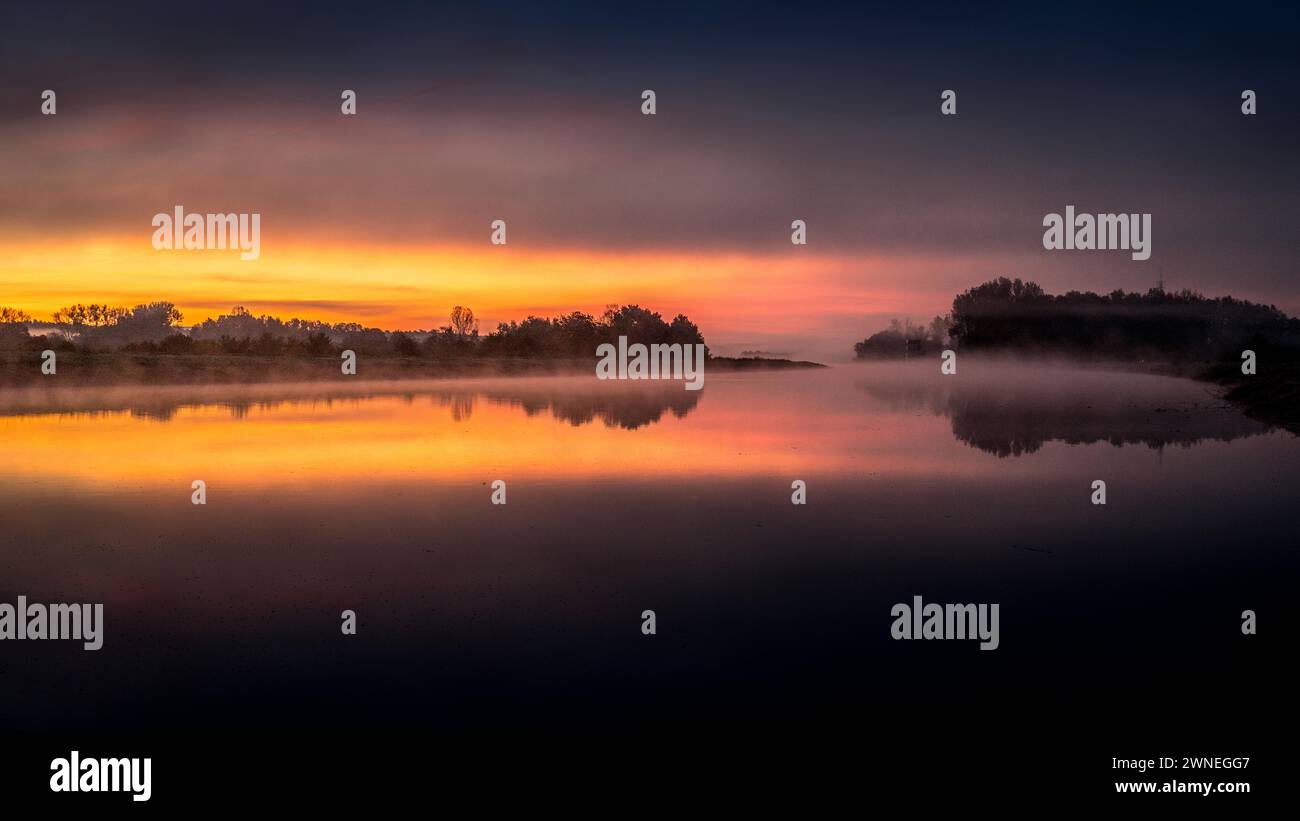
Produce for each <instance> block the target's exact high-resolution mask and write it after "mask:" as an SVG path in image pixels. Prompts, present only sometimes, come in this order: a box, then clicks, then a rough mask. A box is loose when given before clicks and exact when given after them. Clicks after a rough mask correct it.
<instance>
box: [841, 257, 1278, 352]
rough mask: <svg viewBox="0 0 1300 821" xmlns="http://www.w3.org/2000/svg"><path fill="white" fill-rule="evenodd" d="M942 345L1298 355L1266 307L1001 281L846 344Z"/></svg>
mask: <svg viewBox="0 0 1300 821" xmlns="http://www.w3.org/2000/svg"><path fill="white" fill-rule="evenodd" d="M942 348H951V349H954V350H965V351H989V352H1020V353H1042V354H1053V355H1055V354H1059V355H1066V356H1073V357H1081V358H1093V359H1145V358H1157V359H1161V360H1165V361H1211V360H1217V359H1220V358H1222V357H1224V356H1231V357H1233V358H1235V357H1237V356H1238V355H1239V354H1240V352H1241V351H1242V350H1244V349H1247V348H1250V349H1253V350H1256V351H1257V352H1258V351H1259V350H1261V349H1263V350H1281V351H1285V352H1289V353H1290V355H1292V356H1294V355H1296V353H1297V352H1300V319H1295V318H1292V317H1289V316H1287V315H1286V314H1285V313H1283V312H1282V311H1281V310H1279V309H1278V308H1276V307H1274V306H1272V305H1261V304H1258V303H1254V302H1248V301H1245V300H1240V299H1234V298H1233V297H1230V296H1223V297H1207V296H1204V295H1202V294H1200V293H1197V292H1195V291H1190V290H1182V291H1177V292H1167V291H1165V290H1164V289H1163V288H1152V289H1150V290H1148V291H1147V292H1146V293H1137V292H1125V291H1123V290H1115V291H1112V292H1110V293H1108V294H1097V293H1093V292H1091V291H1069V292H1067V293H1064V294H1048V293H1046V292H1045V291H1044V290H1043V289H1042V287H1040V286H1039V285H1038V284H1037V283H1035V282H1026V281H1022V280H1020V279H1008V278H1006V277H1000V278H998V279H994V280H990V281H989V282H985V283H983V284H981V285H977V286H975V287H974V288H970V289H968V290H966V291H964V292H962V293H961V294H959V295H958V296H957V297H956V298H955V299H953V303H952V311H951V313H949V314H946V315H944V316H941V317H935V318H934V320H933V321H932V322H931V323H930V325H929V326H917V325H912V324H911V323H910V322H906V321H905V322H903V323H899V322H898V321H897V320H895V321H894V323H893V324H892V325H891V327H890V328H889V329H887V330H885V331H881V332H880V333H877V334H873V335H872V336H870V337H868V338H867V339H865V340H863V341H862V342H859V343H857V344H856V345H854V351H855V353H856V354H857V356H858V358H860V359H863V358H872V357H891V356H904V355H906V354H907V353H909V352H910V351H916V352H923V353H929V352H931V351H934V350H939V349H942Z"/></svg>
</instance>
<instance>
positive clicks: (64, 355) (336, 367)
mask: <svg viewBox="0 0 1300 821" xmlns="http://www.w3.org/2000/svg"><path fill="white" fill-rule="evenodd" d="M56 353H57V358H56V360H55V361H56V367H57V370H56V373H55V374H54V375H50V376H47V375H44V374H42V373H41V359H40V354H39V353H37V352H33V351H23V352H3V353H0V387H5V388H30V387H40V386H49V385H51V384H55V385H58V386H65V387H127V386H133V385H151V386H152V385H257V384H276V383H289V382H335V381H338V382H342V381H348V380H358V381H394V382H396V381H406V380H421V379H461V378H464V379H469V378H485V377H516V376H523V377H527V376H575V375H581V374H594V373H595V368H596V360H595V359H592V360H584V359H530V358H522V357H502V358H484V357H458V358H447V359H426V358H422V357H414V356H411V357H402V356H364V355H363V356H361V357H360V358H359V359H358V365H357V373H356V374H355V375H353V376H344V375H343V374H342V372H341V367H340V366H341V360H340V359H339V358H337V357H333V356H323V357H285V356H249V355H236V354H230V355H216V354H162V353H126V352H120V351H117V352H111V353H84V352H80V351H58V352H56ZM706 367H707V368H708V369H709V370H711V371H718V372H735V371H759V370H792V369H796V370H797V369H805V368H825V367H827V366H826V365H823V364H821V363H818V362H806V361H796V360H790V359H763V358H759V357H741V358H736V357H712V358H710V359H708V360H707V361H706Z"/></svg>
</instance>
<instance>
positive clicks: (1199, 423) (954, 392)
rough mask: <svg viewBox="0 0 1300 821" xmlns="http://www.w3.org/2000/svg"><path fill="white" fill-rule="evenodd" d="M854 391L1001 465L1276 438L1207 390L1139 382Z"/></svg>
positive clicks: (1033, 375) (1081, 379)
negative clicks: (1040, 454) (1085, 450)
mask: <svg viewBox="0 0 1300 821" xmlns="http://www.w3.org/2000/svg"><path fill="white" fill-rule="evenodd" d="M856 385H857V387H858V389H859V390H862V391H864V392H866V393H867V394H868V395H870V396H871V397H872V398H873V399H876V400H878V401H879V402H881V403H883V404H884V405H886V406H887V407H889V408H890V409H892V410H894V411H917V410H924V411H928V412H930V413H932V414H934V415H935V416H946V417H948V418H949V419H951V421H952V433H953V435H954V436H955V437H957V439H958V440H959V441H961V442H965V443H966V444H968V445H970V446H971V447H974V448H978V449H980V450H982V451H985V452H987V453H992V454H995V455H997V456H999V457H1007V456H1023V455H1025V454H1030V453H1034V452H1036V451H1038V450H1039V449H1040V448H1042V447H1043V445H1044V444H1045V443H1046V442H1051V441H1059V442H1065V443H1066V444H1070V445H1081V444H1093V443H1096V442H1108V443H1110V444H1112V445H1115V446H1117V447H1118V446H1123V445H1137V444H1143V445H1146V446H1147V447H1149V448H1164V447H1166V446H1169V445H1180V446H1182V447H1191V446H1193V445H1196V444H1197V443H1200V442H1202V441H1219V442H1231V441H1233V440H1234V439H1240V438H1243V437H1248V436H1258V435H1260V434H1264V433H1268V432H1269V431H1270V430H1272V428H1271V426H1269V425H1267V424H1265V423H1262V422H1258V421H1255V420H1253V419H1250V418H1249V417H1247V416H1245V415H1244V414H1241V413H1239V412H1237V411H1236V410H1235V409H1233V408H1232V407H1231V406H1229V405H1228V404H1226V403H1225V402H1223V401H1222V400H1220V399H1218V398H1217V397H1216V396H1215V395H1214V393H1213V391H1212V389H1211V388H1209V387H1208V386H1203V385H1199V384H1197V383H1194V382H1190V381H1188V380H1181V379H1169V378H1166V377H1160V376H1150V375H1144V374H1125V373H1111V372H1103V371H1087V370H1077V371H1062V372H1058V373H1057V375H1056V378H1047V377H1046V376H1045V373H1044V372H1043V371H1040V370H1030V369H1026V368H1023V367H1015V366H1007V365H1005V364H1003V365H994V364H981V363H976V364H974V365H971V364H967V365H966V367H964V368H963V370H962V372H961V376H960V377H957V376H952V377H948V378H934V377H933V376H932V375H928V374H917V373H915V372H913V373H911V374H908V375H901V376H899V378H894V379H890V380H873V379H858V380H857V381H856Z"/></svg>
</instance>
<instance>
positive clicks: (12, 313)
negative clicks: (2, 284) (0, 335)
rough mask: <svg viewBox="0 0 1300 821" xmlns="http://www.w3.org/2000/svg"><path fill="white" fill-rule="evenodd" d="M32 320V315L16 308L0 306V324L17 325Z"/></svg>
mask: <svg viewBox="0 0 1300 821" xmlns="http://www.w3.org/2000/svg"><path fill="white" fill-rule="evenodd" d="M31 321H32V315H31V314H29V313H27V312H26V311H20V310H18V309H17V308H8V307H4V306H0V325H11V324H12V325H17V324H23V323H27V322H31Z"/></svg>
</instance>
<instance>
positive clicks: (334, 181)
mask: <svg viewBox="0 0 1300 821" xmlns="http://www.w3.org/2000/svg"><path fill="white" fill-rule="evenodd" d="M184 5H185V4H130V3H124V4H112V6H111V7H110V6H109V5H107V4H79V5H78V4H74V5H61V4H58V3H49V4H41V5H39V6H38V5H36V4H30V6H29V7H28V8H24V9H10V8H6V9H5V10H3V11H0V180H3V182H0V305H7V306H10V307H15V308H19V309H22V310H26V311H28V312H29V313H32V314H33V315H35V316H37V317H38V318H44V317H48V316H49V314H50V313H52V312H53V311H54V310H57V309H58V308H60V307H62V306H64V305H68V304H71V303H74V302H102V303H109V304H124V305H125V304H135V303H137V302H145V301H152V300H158V299H166V300H169V301H172V302H175V303H176V304H177V306H178V307H179V308H180V309H181V310H182V312H183V313H184V315H185V322H186V323H187V324H188V323H193V322H198V321H201V320H203V319H205V318H207V317H210V316H216V315H219V314H221V313H224V312H227V311H229V309H230V308H231V307H233V306H235V305H243V306H246V307H247V308H249V309H250V310H252V311H254V312H255V313H263V312H266V313H272V314H276V315H279V316H284V317H288V316H298V317H302V318H312V319H324V320H328V321H359V322H363V323H365V324H367V325H376V326H379V327H383V328H387V329H417V328H421V329H422V328H432V327H437V326H439V325H443V324H446V322H447V319H446V317H447V314H448V313H449V311H450V309H451V307H452V306H454V305H468V306H470V307H472V308H473V309H474V310H475V312H476V313H477V315H478V316H479V318H480V322H481V325H482V327H483V328H484V330H489V329H491V328H492V327H494V326H495V323H496V322H497V321H501V320H510V319H521V318H523V317H524V316H526V315H528V314H539V315H556V314H559V313H564V312H568V311H571V310H585V311H589V312H592V313H596V314H599V313H600V312H601V311H602V310H603V308H604V306H605V305H607V304H609V303H621V304H625V303H639V304H641V305H643V306H646V307H650V308H652V309H654V310H658V311H660V312H662V313H663V314H665V316H667V317H671V316H673V315H675V314H677V313H685V314H687V315H688V316H690V317H691V319H692V320H694V321H695V322H696V323H697V324H699V326H700V328H701V330H702V331H703V332H704V335H705V338H706V340H707V341H708V342H709V344H710V346H711V347H712V348H713V349H714V350H715V352H719V353H737V352H739V351H741V350H746V349H756V350H765V351H769V352H776V353H786V354H794V355H800V356H809V357H822V358H835V357H837V356H848V355H849V354H850V352H851V348H852V343H853V342H854V341H856V340H859V339H861V338H863V337H864V336H866V335H868V334H869V333H872V332H874V331H876V330H879V329H881V328H882V327H884V326H885V325H887V324H888V321H889V319H890V318H893V317H908V318H912V319H916V320H926V319H928V318H929V317H931V316H934V315H935V314H940V313H944V312H946V311H947V310H948V309H949V307H950V306H951V302H952V297H953V296H954V295H955V294H957V293H958V292H960V291H962V290H964V289H965V288H968V287H971V286H973V285H976V284H978V283H980V282H983V281H985V280H987V279H991V278H993V277H996V276H1011V277H1017V276H1018V277H1022V278H1025V279H1032V280H1035V281H1037V282H1039V283H1040V284H1041V285H1043V286H1044V288H1046V289H1047V290H1048V291H1052V292H1056V291H1064V290H1070V289H1078V290H1096V291H1103V292H1104V291H1110V290H1113V289H1116V288H1123V289H1125V290H1145V289H1147V288H1149V287H1151V286H1152V285H1154V284H1155V282H1156V281H1157V279H1159V278H1160V277H1163V279H1164V281H1165V283H1166V287H1167V288H1170V289H1180V288H1184V287H1185V288H1192V289H1195V290H1200V291H1202V292H1204V293H1207V294H1213V295H1218V294H1231V295H1233V296H1237V297H1241V298H1246V299H1252V300H1256V301H1261V302H1266V303H1271V304H1275V305H1277V306H1278V307H1280V308H1282V309H1284V310H1286V311H1288V312H1289V313H1292V314H1298V313H1300V288H1297V285H1296V283H1297V275H1300V231H1298V229H1297V222H1296V216H1297V214H1298V213H1300V207H1298V206H1300V194H1298V192H1300V152H1298V151H1297V145H1300V113H1298V112H1300V106H1298V105H1297V101H1300V57H1297V56H1296V55H1297V49H1296V48H1295V42H1296V40H1297V34H1300V12H1297V11H1296V10H1295V9H1294V8H1288V7H1287V6H1286V5H1283V4H1277V5H1258V6H1256V5H1252V4H1249V3H1239V4H1234V5H1232V6H1231V7H1228V8H1223V7H1219V8H1215V7H1214V6H1210V5H1203V4H1196V3H1192V4H1187V3H1180V4H1176V5H1175V4H1170V5H1167V6H1166V5H1161V4H1143V5H1142V7H1141V8H1138V9H1134V8H1130V7H1128V5H1131V4H1115V5H1105V4H1089V5H1087V6H1068V7H1067V6H1062V7H1059V8H1056V7H1048V6H1046V5H1044V4H1038V5H1028V4H1024V5H1021V4H1009V5H998V6H997V7H996V8H986V7H984V4H960V5H957V4H953V5H949V4H929V3H910V4H906V8H900V9H892V10H884V11H881V10H875V9H872V8H869V7H864V5H863V4H860V3H858V4H851V5H835V4H819V3H800V4H793V5H792V4H770V5H769V4H763V3H753V2H750V3H721V4H718V3H715V4H707V3H698V2H697V3H692V4H674V3H647V4H636V3H617V4H595V3H590V4H552V3H546V4H541V3H535V2H529V3H502V4H475V5H470V4H464V3H460V4H454V5H445V6H440V5H437V4H416V3H399V4H386V3H380V2H370V3H365V4H334V3H328V2H318V3H310V4H294V3H275V4H271V3H260V4H249V5H243V4H239V3H221V4H204V6H203V7H202V8H187V7H184ZM44 89H53V90H55V91H56V93H57V113H56V114H55V115H54V116H45V115H42V114H41V111H40V106H41V92H42V91H43V90H44ZM343 89H352V90H355V91H356V93H357V114H356V116H344V115H343V114H342V113H341V112H340V94H341V91H342V90H343ZM645 89H653V90H654V91H655V93H656V97H657V99H656V103H657V112H656V113H655V114H654V116H645V115H643V114H642V113H641V102H642V98H641V93H642V91H643V90H645ZM945 89H952V90H954V91H956V93H957V114H956V115H955V116H944V115H942V114H941V113H940V102H941V101H940V94H941V92H942V91H943V90H945ZM1243 89H1252V90H1254V91H1255V92H1256V94H1257V99H1258V113H1257V114H1256V115H1254V116H1243V115H1242V113H1241V110H1240V106H1241V92H1242V90H1243ZM176 205H181V206H183V207H184V208H185V209H186V210H187V211H193V212H200V213H208V212H225V213H252V212H256V213H259V214H261V226H262V231H261V248H262V253H261V256H260V258H258V259H257V260H253V261H241V260H240V259H239V256H238V253H237V252H228V251H156V250H154V249H153V248H152V246H151V244H150V241H151V238H152V236H153V226H152V225H151V220H152V218H153V215H154V214H156V213H160V212H168V213H170V212H171V211H172V209H173V208H174V207H175V206H176ZM1067 205H1074V206H1075V207H1076V209H1077V210H1078V211H1081V212H1091V213H1098V212H1105V213H1110V212H1130V213H1150V214H1151V215H1152V238H1151V245H1152V254H1151V258H1150V259H1149V260H1146V261H1135V260H1133V259H1131V257H1130V255H1129V254H1128V253H1125V252H1122V251H1092V252H1078V251H1073V252H1072V251H1046V250H1044V249H1043V247H1042V236H1043V230H1044V229H1043V227H1042V220H1043V217H1044V215H1046V214H1048V213H1054V212H1055V213H1060V212H1063V211H1064V209H1065V207H1066V206H1067ZM496 219H502V220H505V221H506V224H507V236H508V243H507V244H506V245H504V246H495V245H492V244H491V243H490V241H489V238H490V233H491V229H490V225H491V223H492V221H493V220H496ZM795 219H802V220H804V221H805V222H806V224H807V235H808V243H807V245H803V246H794V245H792V244H791V243H790V223H791V221H792V220H795Z"/></svg>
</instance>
